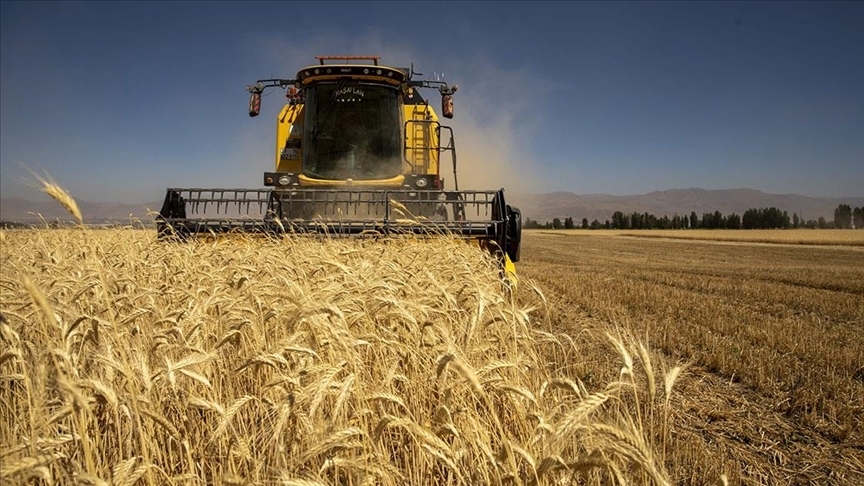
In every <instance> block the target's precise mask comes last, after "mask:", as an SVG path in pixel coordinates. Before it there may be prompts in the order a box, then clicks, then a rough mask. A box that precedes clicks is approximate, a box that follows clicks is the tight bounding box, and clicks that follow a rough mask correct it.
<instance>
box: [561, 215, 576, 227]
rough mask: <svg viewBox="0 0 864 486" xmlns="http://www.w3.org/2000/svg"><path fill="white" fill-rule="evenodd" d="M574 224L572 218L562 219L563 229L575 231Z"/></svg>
mask: <svg viewBox="0 0 864 486" xmlns="http://www.w3.org/2000/svg"><path fill="white" fill-rule="evenodd" d="M575 228H576V224H575V223H573V217H572V216H570V217H567V218H565V219H564V229H575Z"/></svg>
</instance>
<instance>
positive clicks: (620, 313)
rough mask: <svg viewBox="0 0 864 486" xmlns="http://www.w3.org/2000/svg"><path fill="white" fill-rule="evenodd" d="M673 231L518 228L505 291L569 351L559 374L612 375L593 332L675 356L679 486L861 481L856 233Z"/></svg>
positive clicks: (861, 289) (674, 449)
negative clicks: (516, 290)
mask: <svg viewBox="0 0 864 486" xmlns="http://www.w3.org/2000/svg"><path fill="white" fill-rule="evenodd" d="M688 233H689V232H683V231H679V232H676V233H675V234H666V233H662V232H651V231H645V232H610V231H571V232H563V231H542V230H540V231H526V232H524V235H523V247H522V261H521V262H520V264H519V271H520V278H521V282H522V288H521V290H520V291H521V292H527V290H525V289H526V288H533V289H536V291H537V292H540V293H542V294H543V296H544V297H545V300H546V302H548V305H549V314H550V317H549V321H550V326H552V327H553V328H554V331H555V332H565V333H567V334H569V335H571V336H572V337H573V339H574V340H575V341H576V342H577V345H578V346H579V349H580V352H581V356H579V359H578V360H574V361H573V362H572V363H565V364H563V365H564V366H565V367H566V371H565V373H566V374H571V375H575V376H578V377H580V379H581V380H582V381H583V382H585V383H586V385H587V386H589V387H590V386H591V385H592V384H596V383H605V382H608V381H609V379H610V377H614V376H615V375H617V374H618V373H619V370H618V366H620V364H619V363H618V362H616V361H611V360H609V359H608V357H609V344H608V339H607V338H606V335H607V334H608V333H609V332H615V333H619V334H629V335H633V336H635V337H636V338H637V339H638V340H640V341H641V342H643V343H646V344H647V345H648V346H649V347H650V348H651V349H652V350H654V351H657V352H659V353H660V359H662V360H663V361H664V362H665V363H667V366H671V365H674V364H679V365H685V368H684V371H683V372H682V374H681V375H680V376H679V377H678V380H677V381H676V383H675V389H676V392H675V393H674V394H673V395H672V397H671V401H672V404H673V405H672V407H671V409H672V412H671V417H672V418H671V424H670V426H669V427H670V429H669V431H668V434H669V443H668V444H667V445H666V446H664V453H665V458H666V467H667V470H668V471H669V473H670V476H671V477H672V478H674V480H675V482H677V483H679V484H706V483H708V482H710V481H711V479H712V478H718V481H720V482H721V483H722V482H724V481H723V479H725V480H727V481H728V483H729V484H864V432H862V431H864V424H862V412H864V401H862V397H864V367H862V365H864V232H857V231H833V232H812V233H806V234H805V233H797V232H796V233H793V232H785V233H782V232H781V233H771V232H759V231H752V232H747V231H735V232H726V231H716V232H696V233H693V234H692V238H693V239H681V238H682V237H689V236H691V235H689V234H688ZM708 233H713V236H712V234H708ZM816 233H820V234H818V235H817V234H816Z"/></svg>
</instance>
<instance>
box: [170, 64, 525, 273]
mask: <svg viewBox="0 0 864 486" xmlns="http://www.w3.org/2000/svg"><path fill="white" fill-rule="evenodd" d="M316 59H317V60H318V64H316V65H313V66H309V67H306V68H303V69H301V70H300V71H299V72H298V73H297V76H296V78H295V79H264V80H259V81H258V82H256V83H255V84H254V85H251V86H248V87H247V88H246V89H247V90H248V91H249V92H250V93H251V99H250V101H249V116H252V117H255V116H258V114H259V113H260V111H261V95H262V93H264V91H265V90H266V89H268V88H273V87H278V88H281V89H282V90H284V91H285V92H286V97H287V99H288V101H287V103H286V104H285V106H284V107H283V108H282V110H281V111H280V112H279V116H278V117H277V121H276V168H275V171H274V172H265V173H264V185H265V186H267V188H263V189H224V188H223V189H201V188H170V189H168V191H167V194H166V196H165V202H164V204H163V205H162V209H161V211H160V212H159V215H158V216H157V218H156V220H157V226H158V231H159V236H160V238H175V237H177V238H186V237H189V236H193V235H196V234H215V233H229V232H243V233H263V234H286V233H288V234H324V235H329V236H333V237H339V236H388V237H389V236H397V235H415V236H448V237H457V238H463V239H467V240H474V241H476V242H477V243H478V244H479V246H480V247H482V248H484V249H485V250H487V251H489V252H491V253H492V254H493V255H495V256H497V257H498V258H499V259H500V261H501V263H502V267H503V269H504V270H505V271H506V273H507V274H508V276H509V277H510V278H511V280H513V281H515V267H514V265H513V263H514V262H517V261H519V244H520V240H521V232H522V218H521V213H520V212H519V210H518V209H516V208H512V207H510V206H508V205H507V204H506V203H505V202H504V190H503V189H499V190H490V191H460V190H459V186H458V182H457V179H456V145H455V140H454V136H453V130H452V129H451V128H450V127H448V126H444V125H441V124H440V123H439V120H438V116H437V115H436V113H435V110H434V109H433V108H432V107H431V106H430V105H429V102H428V101H427V100H426V99H424V98H423V97H422V96H421V95H420V93H419V92H418V88H435V89H437V90H438V91H439V93H440V94H441V114H442V115H443V116H444V117H445V118H452V117H453V93H455V92H456V90H457V89H458V86H456V85H453V86H452V87H451V86H448V85H447V83H445V82H444V81H439V80H419V79H415V76H421V75H422V74H419V73H415V72H414V70H413V67H412V68H410V69H407V68H393V67H387V66H383V65H381V64H379V62H378V61H379V59H380V58H379V57H372V56H318V57H316ZM445 138H446V140H447V142H446V143H442V141H443V140H444V139H445ZM445 154H449V156H450V159H451V162H452V166H453V190H447V189H445V186H444V179H443V178H442V177H441V165H442V164H441V162H442V156H444V155H445Z"/></svg>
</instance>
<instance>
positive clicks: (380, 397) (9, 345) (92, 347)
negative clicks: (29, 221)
mask: <svg viewBox="0 0 864 486" xmlns="http://www.w3.org/2000/svg"><path fill="white" fill-rule="evenodd" d="M70 207H71V205H70ZM67 209H69V207H67ZM71 211H72V209H70V212H71ZM76 218H77V217H76ZM0 265H2V274H0V336H2V339H0V381H2V382H3V386H2V387H0V457H2V458H3V467H2V469H0V479H2V480H3V481H8V482H24V481H28V480H30V479H34V478H35V479H37V480H39V478H41V480H42V481H45V482H48V483H52V482H56V483H61V484H68V483H73V482H76V481H77V482H80V481H90V482H94V483H102V482H106V483H114V484H136V483H144V484H181V483H183V484H185V483H187V482H190V481H191V482H195V483H226V484H248V483H259V484H260V483H269V482H281V483H283V484H334V483H339V484H367V483H369V484H375V483H380V484H429V483H437V484H501V483H504V482H513V483H514V484H555V483H557V482H558V481H559V480H563V479H565V478H572V477H579V478H581V479H580V481H582V482H583V483H584V484H601V483H605V482H607V481H608V480H610V479H611V480H612V481H617V482H619V483H621V484H628V483H629V484H635V483H642V482H644V481H646V480H650V481H651V482H654V483H657V484H667V482H668V476H667V474H666V473H665V471H664V468H663V464H662V459H663V458H662V456H661V455H658V454H660V453H659V452H658V451H659V449H658V450H654V449H653V446H654V444H655V443H656V442H655V440H656V437H655V436H653V435H651V434H648V433H647V432H645V430H646V429H647V428H643V426H642V424H641V423H640V422H639V421H640V420H642V419H641V418H640V417H649V416H650V417H653V416H654V415H653V413H649V409H651V408H652V407H654V406H655V403H654V400H653V397H654V394H655V392H654V391H653V386H654V385H653V383H654V381H653V376H654V375H653V373H654V372H655V371H654V370H653V369H650V368H651V366H652V365H651V363H652V361H651V359H650V358H648V354H649V353H650V351H649V350H648V349H647V348H641V347H639V348H633V347H631V346H630V344H628V343H629V341H627V342H625V341H619V342H616V343H615V349H617V350H618V353H619V354H620V355H615V354H612V353H610V354H609V356H608V358H609V360H610V361H611V362H619V363H620V362H621V361H622V360H623V361H624V362H625V363H626V365H625V368H627V369H629V374H630V375H633V376H635V375H637V374H639V373H640V371H639V369H638V367H636V366H635V365H634V363H633V362H632V359H631V358H630V356H632V355H633V353H636V355H637V356H639V357H640V359H641V362H642V364H643V365H644V369H643V371H644V373H648V375H647V376H648V377H649V378H645V377H644V376H643V375H640V376H641V377H640V378H638V379H637V378H635V377H633V376H631V378H630V383H631V385H632V386H630V387H624V386H620V385H615V386H611V385H610V386H608V387H605V388H604V387H596V388H594V389H591V388H590V387H588V386H586V385H585V384H584V383H582V382H581V380H580V379H579V377H570V376H566V375H562V374H561V373H560V372H559V370H560V369H563V368H561V367H555V366H549V365H548V360H549V359H553V360H556V361H558V362H561V363H564V362H567V361H568V360H570V359H571V358H572V356H573V352H574V349H575V348H574V347H575V346H576V341H575V340H574V339H573V338H572V337H571V336H567V335H562V334H560V333H556V332H550V329H549V327H550V326H549V325H548V321H547V319H548V318H549V310H548V308H547V307H546V303H545V297H544V296H543V292H542V291H540V289H537V288H532V287H531V284H530V282H524V283H523V286H522V287H521V288H520V289H519V290H518V291H517V293H516V295H514V294H513V293H511V292H510V291H508V290H507V288H506V285H504V283H503V282H502V281H501V274H500V271H499V269H498V266H497V262H496V261H495V260H494V259H493V258H492V257H490V256H489V255H487V254H485V253H483V252H481V251H479V250H478V249H477V248H475V247H474V246H472V245H467V244H465V243H464V242H461V241H455V240H448V239H446V238H442V239H438V240H435V241H425V240H412V239H403V240H398V241H389V242H386V241H378V242H376V241H369V240H352V241H343V240H329V239H325V240H303V239H292V238H273V239H257V238H251V237H240V236H237V237H231V238H225V239H213V240H198V241H191V242H188V243H186V244H177V243H165V242H160V241H157V239H156V237H155V234H153V233H151V232H149V231H141V230H133V229H123V230H111V231H104V230H101V231H100V230H92V229H86V228H85V229H81V228H76V229H74V230H71V229H66V230H64V229H61V230H12V231H6V232H4V243H3V245H2V253H0ZM574 324H576V323H574ZM550 350H554V351H550ZM655 361H662V360H660V359H659V358H656V359H655ZM673 381H674V379H672V380H671V381H670V380H669V379H667V381H666V389H665V390H664V391H665V396H664V399H665V400H666V402H665V407H666V408H667V409H668V408H669V396H670V390H669V388H670V387H671V383H672V382H673ZM643 382H648V383H650V384H651V385H650V386H651V392H650V394H648V395H647V398H646V397H645V396H643V395H646V393H648V392H647V391H646V390H647V388H646V387H643V386H642V385H641V383H643ZM640 397H641V398H640ZM634 404H637V405H636V406H638V407H640V408H641V409H642V410H639V411H638V413H637V411H636V410H635V409H634V408H633V406H634ZM656 405H657V406H660V405H659V404H656ZM657 415H658V416H660V415H661V414H660V413H658V414H657ZM646 420H647V419H646ZM652 430H653V429H652ZM583 432H584V433H583ZM656 444H657V446H658V447H659V445H660V444H659V443H656ZM550 458H557V459H554V460H553V459H550Z"/></svg>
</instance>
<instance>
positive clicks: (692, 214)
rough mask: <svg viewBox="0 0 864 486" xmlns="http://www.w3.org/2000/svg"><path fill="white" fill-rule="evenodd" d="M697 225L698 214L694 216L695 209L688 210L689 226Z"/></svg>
mask: <svg viewBox="0 0 864 486" xmlns="http://www.w3.org/2000/svg"><path fill="white" fill-rule="evenodd" d="M698 227H699V216H696V211H690V228H691V229H696V228H698Z"/></svg>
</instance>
